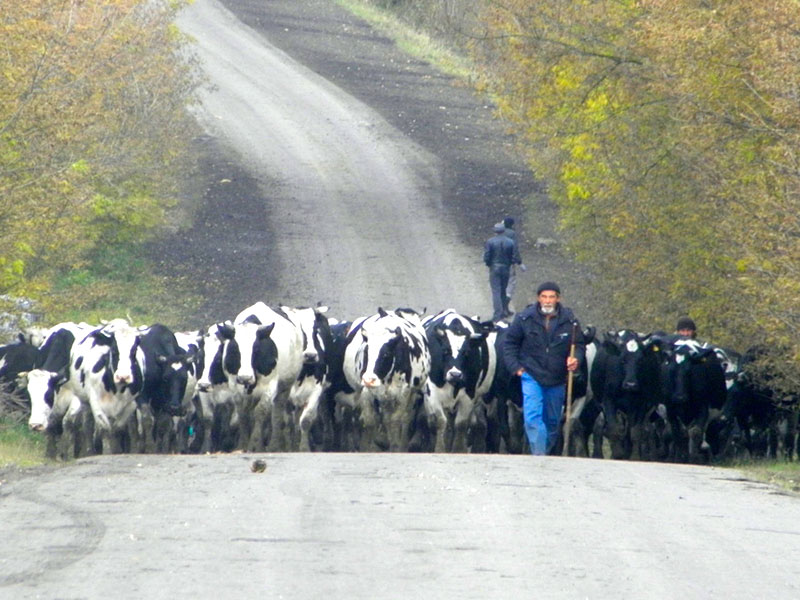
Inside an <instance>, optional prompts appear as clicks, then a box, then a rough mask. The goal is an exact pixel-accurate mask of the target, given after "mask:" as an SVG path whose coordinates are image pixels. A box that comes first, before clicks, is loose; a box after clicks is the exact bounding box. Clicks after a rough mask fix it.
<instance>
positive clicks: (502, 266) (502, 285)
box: [483, 223, 516, 322]
mask: <svg viewBox="0 0 800 600" xmlns="http://www.w3.org/2000/svg"><path fill="white" fill-rule="evenodd" d="M505 230H506V228H505V225H503V224H502V223H496V224H495V226H494V237H491V238H489V239H488V240H486V244H485V245H484V247H483V262H484V264H485V265H486V266H487V267H489V287H491V289H492V307H493V309H494V314H493V315H492V321H495V322H497V321H500V320H501V319H503V318H504V317H510V316H511V313H510V312H509V310H508V296H507V295H506V288H507V287H508V276H509V273H510V271H511V265H512V264H514V262H515V260H516V259H515V251H514V242H513V240H511V238H509V237H507V236H505V235H503V234H504V233H505Z"/></svg>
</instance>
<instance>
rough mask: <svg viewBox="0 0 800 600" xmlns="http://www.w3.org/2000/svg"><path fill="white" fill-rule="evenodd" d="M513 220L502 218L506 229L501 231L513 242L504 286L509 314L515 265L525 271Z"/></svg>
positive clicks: (510, 311) (514, 281)
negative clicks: (509, 265)
mask: <svg viewBox="0 0 800 600" xmlns="http://www.w3.org/2000/svg"><path fill="white" fill-rule="evenodd" d="M514 222H515V221H514V217H506V218H504V219H503V225H504V226H505V228H506V230H505V231H504V232H503V235H505V236H506V237H509V238H511V241H512V242H514V262H513V263H512V264H511V271H510V272H509V275H508V285H507V286H506V296H507V297H508V312H509V313H511V314H513V311H512V310H511V300H512V299H513V298H514V291H515V290H516V289H517V267H516V265H519V270H520V271H522V272H523V273H524V272H525V271H526V267H525V264H524V263H523V262H522V256H521V254H520V251H519V237H517V232H516V231H514Z"/></svg>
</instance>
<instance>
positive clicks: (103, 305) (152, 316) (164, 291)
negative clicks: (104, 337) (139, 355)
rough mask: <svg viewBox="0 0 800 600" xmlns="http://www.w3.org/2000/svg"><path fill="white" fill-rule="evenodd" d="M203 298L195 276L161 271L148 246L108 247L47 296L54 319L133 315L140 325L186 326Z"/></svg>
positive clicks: (96, 320) (90, 319)
mask: <svg viewBox="0 0 800 600" xmlns="http://www.w3.org/2000/svg"><path fill="white" fill-rule="evenodd" d="M200 302H201V298H200V297H199V295H198V294H197V293H196V291H194V290H193V287H192V284H191V282H189V281H185V280H181V279H179V278H168V277H164V276H159V275H157V274H156V269H155V268H154V267H153V265H152V264H151V262H150V261H149V259H148V257H147V255H146V253H145V252H144V251H143V250H142V248H140V247H138V246H136V245H127V246H126V245H120V246H115V247H110V248H104V249H103V251H102V252H98V253H97V255H96V256H94V257H93V258H92V260H91V261H90V262H89V263H88V264H87V266H86V267H84V268H82V269H75V270H73V271H71V272H69V273H66V274H64V275H63V276H62V277H61V278H60V279H59V280H58V281H57V283H56V285H55V287H54V290H53V293H52V294H51V296H50V297H49V299H48V300H47V306H46V307H45V312H46V315H47V319H46V320H47V322H48V323H51V324H52V323H58V322H62V321H86V322H87V323H99V322H100V321H101V320H102V319H106V320H110V319H113V318H116V317H126V316H127V317H130V319H131V321H132V322H133V324H135V325H152V324H153V323H163V324H164V325H167V326H169V327H172V328H175V329H183V328H184V323H185V322H186V317H187V315H191V314H192V313H193V311H195V310H196V309H197V307H198V306H199V304H200Z"/></svg>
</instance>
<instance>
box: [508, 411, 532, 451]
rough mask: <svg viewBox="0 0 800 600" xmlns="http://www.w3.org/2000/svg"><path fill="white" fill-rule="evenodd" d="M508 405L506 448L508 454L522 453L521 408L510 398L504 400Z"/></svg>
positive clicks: (522, 429) (523, 442)
mask: <svg viewBox="0 0 800 600" xmlns="http://www.w3.org/2000/svg"><path fill="white" fill-rule="evenodd" d="M506 406H507V407H508V440H507V441H506V448H507V449H508V452H509V453H510V454H522V453H523V451H524V450H525V444H526V440H527V439H528V438H527V436H526V435H525V424H524V423H523V420H522V408H521V407H519V406H517V405H516V403H514V402H512V401H511V400H506Z"/></svg>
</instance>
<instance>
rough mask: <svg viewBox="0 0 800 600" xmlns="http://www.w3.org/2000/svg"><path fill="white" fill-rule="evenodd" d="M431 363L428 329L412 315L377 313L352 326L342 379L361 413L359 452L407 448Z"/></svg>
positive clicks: (393, 312)
mask: <svg viewBox="0 0 800 600" xmlns="http://www.w3.org/2000/svg"><path fill="white" fill-rule="evenodd" d="M430 364H431V357H430V351H429V349H428V342H427V337H426V335H425V329H424V328H423V327H422V323H421V321H420V318H419V315H418V314H417V313H415V312H414V311H411V310H407V309H403V310H401V309H398V310H395V311H386V310H384V309H382V308H379V309H378V312H377V313H376V314H374V315H372V316H370V317H366V318H361V319H358V320H357V321H355V322H354V323H353V326H352V327H351V329H350V333H349V334H348V344H347V347H346V349H345V358H344V374H345V378H346V379H347V383H348V385H349V386H350V388H351V389H353V390H354V392H353V394H354V402H355V405H356V406H357V407H358V410H360V419H361V425H362V433H361V439H360V449H361V450H366V451H370V450H374V449H376V448H379V449H383V450H385V449H389V450H392V451H406V450H407V449H408V443H409V429H410V426H411V424H412V422H413V420H414V414H415V408H416V406H417V400H418V399H419V398H420V397H421V395H422V391H423V388H424V385H425V382H426V381H427V378H428V372H429V370H430ZM384 435H385V438H384Z"/></svg>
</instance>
